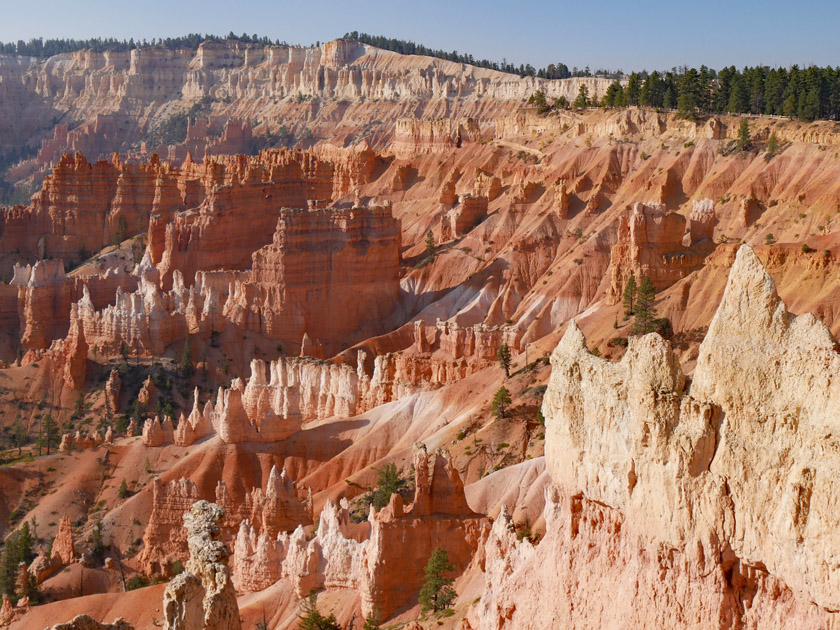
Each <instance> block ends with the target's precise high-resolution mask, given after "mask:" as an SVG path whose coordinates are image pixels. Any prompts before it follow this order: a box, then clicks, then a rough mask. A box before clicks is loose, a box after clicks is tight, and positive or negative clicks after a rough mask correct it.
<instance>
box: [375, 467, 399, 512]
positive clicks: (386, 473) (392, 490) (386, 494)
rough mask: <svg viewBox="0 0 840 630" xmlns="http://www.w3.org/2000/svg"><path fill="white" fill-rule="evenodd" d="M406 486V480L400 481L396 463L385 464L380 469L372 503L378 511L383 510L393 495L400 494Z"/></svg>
mask: <svg viewBox="0 0 840 630" xmlns="http://www.w3.org/2000/svg"><path fill="white" fill-rule="evenodd" d="M405 485H406V482H405V480H404V479H400V473H399V471H398V470H397V465H396V464H394V463H391V464H385V465H384V466H383V467H382V468H380V469H379V475H378V477H377V480H376V489H375V490H374V491H373V493H372V495H371V499H372V500H371V503H372V504H373V507H375V508H376V509H377V510H381V509H382V508H384V507H385V506H386V505H388V502H389V501H390V500H391V495H392V494H397V493H399V491H400V490H402V489H403V488H404V487H405Z"/></svg>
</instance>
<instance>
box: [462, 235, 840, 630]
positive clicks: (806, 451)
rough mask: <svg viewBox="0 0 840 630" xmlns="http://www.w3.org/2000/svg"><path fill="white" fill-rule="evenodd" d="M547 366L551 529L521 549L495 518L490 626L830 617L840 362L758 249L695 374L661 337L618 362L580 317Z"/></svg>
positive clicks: (744, 251) (737, 274)
mask: <svg viewBox="0 0 840 630" xmlns="http://www.w3.org/2000/svg"><path fill="white" fill-rule="evenodd" d="M551 362H552V377H551V382H550V384H549V388H548V391H547V393H546V397H545V400H544V403H543V413H544V414H545V416H546V419H547V435H546V459H547V465H548V470H549V473H550V475H551V477H552V479H553V481H554V483H555V484H556V487H555V488H551V489H550V490H549V491H548V495H547V498H546V509H545V520H546V537H545V538H544V539H543V541H541V542H540V544H539V545H538V546H537V547H536V548H534V547H532V546H531V545H530V543H527V542H524V543H517V542H516V541H515V540H514V539H513V536H514V534H513V530H512V525H511V524H510V517H509V516H507V515H506V514H504V513H503V514H502V515H501V516H500V518H499V519H498V520H497V522H496V524H495V526H494V528H493V534H492V535H491V538H490V540H489V542H488V545H487V591H486V593H485V596H484V597H483V598H482V602H481V603H480V604H479V606H478V608H477V611H476V621H477V623H479V624H480V627H482V628H500V627H512V628H513V627H516V628H537V627H547V625H551V626H552V627H558V628H561V627H570V628H571V627H575V628H589V627H592V628H595V627H604V626H605V625H613V624H615V623H630V624H632V625H634V626H635V627H662V626H663V625H665V626H668V627H680V628H710V627H714V628H736V627H787V626H788V625H789V624H790V623H796V625H797V626H798V627H809V628H810V627H814V628H817V627H825V626H827V625H831V624H833V623H836V619H835V616H836V612H835V611H836V610H837V609H838V601H837V589H836V585H835V582H836V581H837V579H838V576H837V575H836V573H837V572H836V571H835V569H834V568H832V567H833V566H834V565H833V563H832V561H831V560H830V558H832V557H834V556H835V555H836V554H837V553H838V549H840V547H839V546H838V544H840V543H838V542H837V540H835V538H836V537H835V536H834V534H833V533H832V532H834V531H836V529H837V522H836V520H837V516H836V511H835V510H832V509H831V507H830V506H831V505H832V501H833V499H832V498H831V497H833V496H834V495H835V494H836V490H835V489H834V478H835V477H836V474H835V470H836V468H837V466H838V464H839V463H840V462H838V460H837V457H836V453H835V449H832V448H827V447H826V445H827V444H830V443H831V440H832V439H833V438H832V433H831V423H832V420H831V418H833V417H834V415H835V413H834V410H836V409H838V408H840V407H839V406H838V405H840V390H838V388H837V386H836V383H834V382H833V380H832V379H831V375H832V374H834V373H836V372H837V369H838V368H840V356H838V354H837V350H836V344H835V342H834V340H833V339H832V337H831V335H830V333H829V332H828V330H827V329H826V327H825V326H824V325H823V324H821V323H820V322H818V321H817V320H816V319H815V318H814V317H813V316H811V315H800V316H796V317H795V316H793V315H790V314H789V313H788V312H787V310H786V309H785V307H784V304H782V303H781V301H780V300H779V298H778V296H777V294H776V290H775V286H774V283H773V280H772V279H771V278H770V276H769V274H767V272H766V271H765V270H764V269H763V268H762V266H761V264H760V262H759V261H758V259H757V257H756V256H755V254H754V253H753V251H752V250H751V249H750V248H749V247H746V246H745V247H742V248H741V249H740V250H739V252H738V256H737V258H736V261H735V264H734V266H733V268H732V270H731V272H730V276H729V282H728V284H727V287H726V291H725V293H724V297H723V300H722V302H721V304H720V306H719V308H718V311H717V314H716V315H715V318H714V320H713V322H712V324H711V326H710V327H709V332H708V334H707V336H706V339H705V340H704V341H703V343H702V345H701V347H700V359H699V360H698V364H697V369H696V371H695V373H694V375H693V379H692V380H691V382H690V384H689V381H688V380H687V379H686V377H685V376H684V375H683V373H682V371H681V369H680V367H679V364H678V362H677V361H676V359H675V357H674V354H673V352H672V351H671V349H670V346H669V345H668V343H667V342H665V341H663V340H662V339H661V338H660V337H659V336H658V335H655V334H651V335H647V336H644V337H638V338H633V339H632V340H631V345H630V348H629V349H628V352H627V354H626V355H625V357H624V358H623V359H622V360H621V361H620V362H618V363H610V362H609V361H605V360H603V359H600V358H597V357H595V356H593V355H591V354H590V353H589V352H588V351H587V350H586V345H585V339H584V338H583V335H582V333H581V332H580V330H579V329H578V328H577V326H576V325H575V324H574V323H571V324H570V325H569V328H568V330H567V332H566V334H565V336H564V337H563V339H562V341H561V342H560V344H559V345H558V346H557V349H556V350H555V351H554V353H553V354H552V358H551ZM546 558H551V559H552V560H551V562H549V563H548V564H546V562H545V559H546ZM548 565H550V566H551V567H556V566H561V567H562V569H561V570H559V571H556V570H554V569H553V568H552V569H551V570H548V568H547V567H548ZM584 575H585V576H587V577H586V579H581V576H584ZM606 592H609V593H611V594H612V596H611V597H609V598H605V597H604V593H606ZM549 602H550V603H549ZM549 620H551V621H549Z"/></svg>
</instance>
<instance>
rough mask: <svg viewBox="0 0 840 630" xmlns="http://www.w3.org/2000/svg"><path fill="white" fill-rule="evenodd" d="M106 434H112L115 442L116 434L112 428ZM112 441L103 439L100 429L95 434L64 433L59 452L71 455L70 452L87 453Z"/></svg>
mask: <svg viewBox="0 0 840 630" xmlns="http://www.w3.org/2000/svg"><path fill="white" fill-rule="evenodd" d="M106 434H110V436H111V440H113V435H114V434H113V429H111V427H108V432H107V433H106ZM111 440H108V439H106V437H103V436H102V434H101V433H100V432H99V429H97V430H95V431H94V432H93V433H82V432H81V431H76V432H75V433H64V434H62V436H61V443H60V444H59V446H58V450H59V451H60V452H62V453H69V452H70V451H85V450H88V449H91V448H96V447H97V446H100V445H102V444H103V443H105V442H108V441H111Z"/></svg>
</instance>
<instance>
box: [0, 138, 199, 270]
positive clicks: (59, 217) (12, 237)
mask: <svg viewBox="0 0 840 630" xmlns="http://www.w3.org/2000/svg"><path fill="white" fill-rule="evenodd" d="M176 177H177V169H173V168H172V167H171V166H170V165H169V164H168V163H166V162H163V163H162V162H160V161H159V160H158V159H157V156H152V159H150V160H149V161H148V162H147V163H145V164H139V165H134V164H123V163H121V162H120V160H119V158H118V157H117V156H116V155H115V156H113V157H112V159H111V161H105V160H100V161H98V162H96V163H95V164H90V163H89V162H88V161H87V160H86V159H85V157H84V156H83V155H82V154H81V153H76V154H75V155H71V154H65V155H63V156H62V158H61V160H60V161H59V162H58V164H57V165H56V166H55V168H54V169H53V172H52V174H50V175H48V176H47V178H46V179H45V181H44V184H43V187H42V189H41V190H40V191H39V192H37V193H36V194H35V195H33V197H32V202H31V204H30V205H29V206H27V207H22V206H16V207H14V208H10V209H6V208H4V209H3V211H2V213H0V248H2V249H19V250H20V252H21V253H22V254H23V255H24V256H26V257H29V258H34V257H36V256H37V257H41V258H45V257H46V258H63V259H64V260H67V261H69V260H79V259H80V258H81V255H82V253H83V252H84V251H86V252H89V254H88V255H90V253H93V252H96V251H98V250H99V249H101V248H102V247H104V246H105V245H107V244H110V243H113V242H114V238H115V236H116V235H118V234H122V235H123V238H126V237H128V236H130V235H131V234H133V233H136V232H138V231H141V230H143V229H145V227H146V226H147V225H148V221H149V215H150V214H151V213H152V212H153V211H154V212H161V211H170V210H172V209H173V208H174V207H176V206H177V205H179V204H180V203H182V202H183V200H182V199H181V198H179V196H178V195H177V183H176ZM167 189H171V191H172V192H174V193H175V194H166V190H167Z"/></svg>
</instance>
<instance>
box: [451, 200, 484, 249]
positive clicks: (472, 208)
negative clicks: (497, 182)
mask: <svg viewBox="0 0 840 630" xmlns="http://www.w3.org/2000/svg"><path fill="white" fill-rule="evenodd" d="M485 218H487V197H484V196H481V195H460V196H459V197H458V205H456V206H455V207H454V208H452V209H451V210H448V211H447V212H446V213H445V214H444V215H443V216H442V217H441V219H440V240H441V242H446V241H450V240H452V239H455V238H458V237H460V236H463V235H464V234H466V233H467V232H469V231H470V230H471V229H473V228H474V227H475V226H476V225H478V224H479V223H481V222H482V221H483V220H484V219H485Z"/></svg>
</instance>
